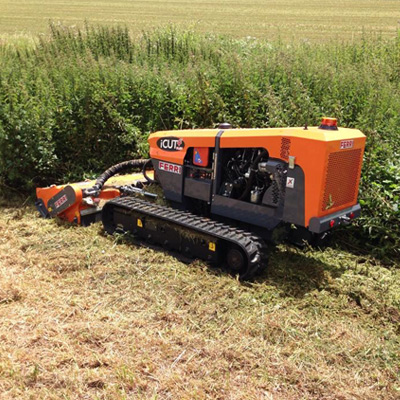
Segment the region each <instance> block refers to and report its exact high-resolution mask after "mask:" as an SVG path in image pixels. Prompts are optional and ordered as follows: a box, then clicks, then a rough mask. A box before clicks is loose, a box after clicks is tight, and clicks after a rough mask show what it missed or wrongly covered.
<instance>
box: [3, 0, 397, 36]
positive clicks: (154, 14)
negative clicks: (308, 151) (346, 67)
mask: <svg viewBox="0 0 400 400" xmlns="http://www.w3.org/2000/svg"><path fill="white" fill-rule="evenodd" d="M0 11H1V12H0V33H2V34H5V35H7V37H8V39H9V38H10V36H11V37H13V36H14V35H17V36H20V35H21V34H22V35H27V36H29V35H31V34H32V33H33V34H38V33H43V32H46V33H47V27H48V21H49V20H53V21H61V22H62V23H63V24H66V25H72V24H78V25H79V24H82V22H83V20H84V19H85V18H86V19H88V20H90V21H91V22H92V23H93V24H107V25H112V24H115V25H117V24H126V25H127V26H128V27H129V28H130V29H131V30H132V31H135V32H140V31H141V30H143V29H148V28H150V27H155V26H160V25H166V24H170V23H174V24H176V25H178V26H183V27H185V28H187V27H188V26H191V27H194V28H195V30H197V31H200V32H214V33H224V34H229V35H231V36H236V37H244V36H255V37H263V38H270V39H274V38H277V37H281V38H284V39H293V38H294V39H296V40H297V39H299V40H317V41H325V40H327V39H332V38H343V39H346V40H348V39H353V38H357V37H360V36H361V35H362V34H363V32H368V33H378V34H382V35H384V36H387V35H390V36H393V35H395V34H396V30H397V29H398V28H399V19H400V8H399V5H398V0H385V1H371V0H358V1H357V2H355V1H352V0H339V1H332V0H309V1H307V2H304V1H302V0H290V1H285V2H280V1H276V0H275V1H274V0H272V1H271V0H269V1H264V0H253V1H250V0H244V1H232V0H222V1H217V2H209V1H206V0H197V1H195V2H193V1H190V2H188V1H176V0H174V1H172V0H164V1H161V0H156V1H149V0H144V1H127V0H117V1H115V0H114V1H110V0H88V1H84V2H82V1H76V0H74V1H69V2H65V1H49V0H30V1H25V2H15V1H14V2H12V1H10V0H0Z"/></svg>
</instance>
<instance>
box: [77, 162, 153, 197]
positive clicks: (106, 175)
mask: <svg viewBox="0 0 400 400" xmlns="http://www.w3.org/2000/svg"><path fill="white" fill-rule="evenodd" d="M149 161H151V159H140V160H129V161H124V162H122V163H119V164H116V165H113V166H112V167H110V168H108V169H107V170H106V171H105V172H103V173H102V174H101V175H100V176H99V177H98V178H97V179H96V183H95V184H94V185H93V186H92V187H91V188H88V189H84V190H83V197H87V196H94V197H97V196H99V194H100V192H101V189H102V188H103V186H104V184H105V183H106V182H107V181H108V180H109V179H110V178H111V177H112V176H114V175H116V174H119V173H120V172H122V171H126V170H127V169H131V168H142V167H144V166H145V165H146V164H147V163H148V162H149ZM146 179H147V178H146Z"/></svg>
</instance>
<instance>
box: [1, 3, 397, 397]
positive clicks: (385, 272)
mask: <svg viewBox="0 0 400 400" xmlns="http://www.w3.org/2000/svg"><path fill="white" fill-rule="evenodd" d="M85 19H87V20H89V22H90V24H91V25H90V26H97V24H99V25H104V26H116V25H121V24H122V25H123V26H127V27H128V28H129V32H128V33H126V32H125V31H124V30H123V29H122V30H120V31H119V30H117V31H115V32H112V31H107V30H105V31H102V30H101V29H100V30H96V29H94V30H93V32H92V31H90V29H89V30H88V33H87V35H88V36H87V38H85V33H84V30H83V31H82V32H83V33H82V32H81V33H82V37H80V36H79V35H78V34H77V33H76V31H74V30H73V29H72V30H68V29H66V30H64V28H63V27H59V24H58V22H62V23H63V24H65V25H67V26H71V25H77V26H83V25H84V20H85ZM49 20H52V21H54V23H55V25H56V26H57V27H59V28H54V27H53V28H54V30H53V37H52V39H50V38H49V36H50V35H49ZM399 21H400V3H399V2H398V1H397V0H395V1H391V0H388V1H367V0H360V1H336V2H333V1H328V0H321V1H316V0H310V1H307V2H302V1H300V0H288V1H285V2H280V1H274V2H272V1H261V0H258V1H252V2H250V1H247V0H244V1H241V2H238V1H237V2H234V1H228V0H227V1H220V2H215V3H213V2H206V1H197V2H181V1H171V0H167V1H123V0H120V1H79V2H78V1H71V2H66V1H36V0H27V1H14V2H11V1H5V0H0V50H3V48H4V51H3V52H2V51H0V62H3V64H0V65H3V66H4V68H3V69H0V79H1V84H2V86H1V88H3V90H4V92H3V93H1V91H0V99H3V101H4V107H3V104H0V138H1V139H2V140H3V142H1V143H6V144H7V146H9V147H7V148H6V149H5V150H4V149H0V154H4V160H1V159H0V167H1V168H0V172H1V173H3V175H0V193H2V195H0V400H3V399H4V400H11V399H12V400H14V399H23V400H25V399H35V400H36V399H54V400H55V399H71V400H72V399H74V400H75V399H76V400H81V399H93V400H97V399H102V400H106V399H107V400H108V399H109V400H114V399H115V400H125V399H154V400H155V399H221V400H225V399H235V400H236V399H248V400H252V399H267V400H269V399H272V400H297V399H325V400H337V399H340V400H353V399H360V400H361V399H362V400H365V399H367V400H376V399H382V400H386V399H388V400H397V399H399V398H400V355H399V353H400V268H399V264H400V263H399V262H398V260H397V258H396V257H398V254H399V249H391V248H390V247H395V246H397V245H398V237H397V236H396V235H397V233H396V232H398V224H397V222H396V221H398V218H399V214H398V212H397V211H395V208H394V206H395V205H396V204H398V202H399V195H400V185H399V181H400V166H399V163H398V157H397V155H396V154H398V150H397V149H398V148H399V143H400V140H399V138H400V135H398V128H397V123H396V121H398V119H396V118H398V117H397V115H398V113H399V112H400V111H398V110H397V108H396V107H397V105H398V104H400V102H399V101H398V100H397V99H399V98H400V89H399V85H398V82H399V81H400V79H399V76H400V75H399V73H400V72H399V71H400V70H399V69H398V68H396V61H395V60H397V59H400V47H399V46H397V47H396V44H394V38H395V37H396V35H398V29H399ZM170 23H173V24H174V26H175V27H177V29H176V30H175V28H172V29H171V28H168V29H167V30H165V31H164V30H162V29H163V28H161V31H160V32H159V33H157V32H155V33H154V32H153V33H152V31H151V28H158V27H160V26H161V27H164V26H165V25H168V26H170ZM181 28H182V29H186V28H190V31H184V30H183V31H180V29H181ZM143 30H144V31H145V34H143V36H142V37H141V39H140V41H138V42H135V41H132V42H130V41H129V40H128V39H127V36H126V35H130V37H134V36H135V35H138V34H140V32H142V31H143ZM149 32H150V33H149ZM193 32H195V33H193ZM198 32H200V35H201V33H215V34H223V35H226V36H224V38H222V39H218V41H217V40H216V37H213V36H212V35H210V36H196V35H197V33H198ZM174 35H176V36H174ZM248 36H251V37H257V38H259V39H260V41H257V40H253V39H252V38H247V37H248ZM375 36H379V40H378V41H376V42H373V39H374V37H375ZM231 37H234V38H235V39H237V38H243V37H245V38H246V39H244V40H237V41H236V40H234V41H231V40H230V38H231ZM38 38H40V40H41V41H40V40H39V39H38ZM210 38H211V39H212V40H210ZM80 39H81V41H80V42H79V40H80ZM269 40H272V41H275V42H272V43H273V44H272V45H270V44H269ZM360 40H363V41H364V42H363V43H361V44H360ZM369 40H371V42H370V41H369ZM385 40H393V41H392V42H389V43H390V44H389V45H386V42H385ZM103 41H108V42H107V44H105V45H104V46H103ZM299 41H300V42H305V43H300V44H298V46H299V47H296V45H293V43H295V42H299ZM327 41H328V42H329V43H330V44H329V45H328V46H327V47H318V46H319V43H322V44H324V43H325V42H327ZM342 41H344V42H347V43H350V45H349V47H346V48H341V47H340V44H341V43H342ZM353 41H354V43H359V45H358V47H354V49H353V48H351V43H352V42H353ZM26 42H29V45H28V46H26ZM308 42H312V43H316V45H317V47H308ZM210 43H211V44H210ZM175 45H176V48H175V47H174V46H175ZM1 46H3V47H1ZM35 46H37V47H35ZM219 46H220V47H221V48H219ZM257 46H258V47H257ZM149 49H150V50H149ZM291 49H292V50H291ZM25 50H26V51H25ZM396 51H397V52H398V53H396ZM186 52H187V53H190V54H191V52H193V56H192V57H191V58H190V62H188V63H187V64H186V59H187V58H189V57H186ZM263 52H265V53H266V54H267V52H269V53H268V56H266V59H267V60H268V62H269V63H270V64H268V63H267V62H266V63H264V59H263V58H262V57H263ZM235 53H236V54H235ZM221 54H222V55H225V56H226V57H225V58H224V59H223V62H220V56H221ZM334 54H336V55H337V59H339V60H342V61H343V63H344V64H345V67H344V66H343V65H342V66H340V65H336V64H335V58H333V57H327V55H334ZM306 56H310V58H309V59H306ZM1 57H4V59H3V60H2V59H1ZM296 57H303V58H304V59H303V60H296ZM396 57H398V58H396ZM325 58H327V59H329V61H331V65H329V66H327V64H325V61H324V60H325ZM246 59H248V60H250V61H248V62H246ZM225 60H226V61H225ZM251 60H254V65H253V64H252V62H251ZM264 65H265V69H264ZM357 66H359V67H358V68H357ZM196 68H198V69H196ZM231 68H232V69H231ZM252 68H254V73H253V74H251V73H250V74H249V75H246V73H247V72H248V71H250V72H251V71H252ZM257 68H259V71H264V73H265V74H266V75H265V76H270V77H271V81H270V82H269V86H268V91H267V95H266V97H267V98H265V94H264V92H262V90H264V89H265V88H264V87H262V88H261V89H258V87H257V84H258V81H257V76H258V75H257V71H258V70H257ZM268 68H269V69H270V71H273V74H272V73H271V75H268V73H267V72H268V71H269V70H268ZM324 68H326V74H327V75H328V76H330V77H331V79H332V86H331V90H332V93H329V94H328V95H326V94H325V93H323V91H321V92H319V87H322V88H324V87H325V84H324V77H325V76H324ZM265 71H267V72H265ZM310 71H311V72H310ZM340 73H343V75H340ZM296 74H297V75H296ZM310 74H314V75H312V76H310ZM336 76H339V78H338V79H337V80H335V77H336ZM387 76H389V78H387ZM224 77H226V79H227V81H226V82H223V79H224ZM237 77H240V78H241V79H242V81H240V79H239V78H237ZM340 77H343V79H341V78H340ZM272 78H273V79H272ZM364 78H365V79H364ZM43 82H45V83H43ZM164 82H165V85H164ZM354 82H356V83H354ZM40 83H42V86H40ZM342 83H343V85H342ZM374 85H375V87H372V86H374ZM242 86H243V87H242ZM313 86H315V88H314V89H313V90H314V92H313V90H311V87H313ZM370 87H371V90H370ZM72 88H74V90H73V89H72ZM138 88H140V89H141V91H140V90H139V89H138ZM276 88H280V90H282V92H283V95H282V96H281V94H280V92H279V91H277V93H275V89H276ZM309 88H310V89H309ZM199 89H201V93H200V94H199V93H196V95H194V94H192V93H193V91H194V90H196V91H199ZM378 89H379V90H378ZM223 90H225V91H226V93H227V94H228V95H225V97H224V95H223V93H222V92H223ZM241 90H243V93H245V94H249V93H250V95H251V96H253V99H254V103H253V102H251V101H250V100H251V98H250V99H249V98H247V97H246V101H243V102H242V101H241V99H240V96H241V94H240V93H242V92H241ZM152 91H154V93H152ZM156 91H157V93H155V92H156ZM132 92H135V93H132ZM380 92H381V93H382V97H380V94H379V93H380ZM136 93H139V94H140V96H139V95H138V96H136ZM187 93H189V94H187ZM235 94H237V96H238V98H236V97H234V95H235ZM314 95H317V96H316V98H318V96H319V100H318V101H317V100H316V98H314V97H313V96H314ZM256 96H259V97H256ZM296 96H297V97H296ZM333 96H336V97H335V103H334V105H333V106H332V107H333V109H334V110H336V112H337V113H338V114H339V115H340V116H341V117H342V120H346V121H348V122H349V124H350V126H354V127H360V125H361V127H362V128H363V129H364V128H365V129H366V131H368V137H369V142H368V143H369V146H370V147H371V148H373V150H374V151H372V150H371V151H370V153H369V154H370V155H369V156H368V159H367V160H366V162H365V165H367V168H366V167H364V173H365V175H364V177H363V180H364V186H363V190H362V193H361V197H362V199H363V201H364V202H365V203H366V204H365V206H364V210H366V209H367V207H369V210H373V209H376V210H377V211H376V213H375V214H367V215H366V216H365V217H364V220H363V221H364V222H361V225H360V226H359V227H358V228H355V229H356V230H357V229H359V230H360V231H361V230H362V229H363V230H364V231H367V232H368V229H370V232H371V236H372V235H373V234H374V235H375V236H374V239H375V240H376V241H375V242H374V244H373V246H375V247H368V246H370V244H368V246H367V244H365V246H363V243H361V244H360V242H357V241H352V240H348V238H349V237H351V236H349V235H347V236H346V235H345V234H344V232H343V231H342V233H340V232H339V233H338V234H337V235H336V236H335V237H334V240H333V242H332V245H331V246H330V247H327V248H325V249H319V248H309V247H306V248H304V249H298V248H295V247H292V246H290V245H280V246H278V247H277V248H271V254H270V265H269V268H268V271H267V272H265V273H263V275H261V276H260V277H258V278H257V279H256V281H255V282H252V283H240V282H238V281H237V280H236V279H235V278H234V277H232V276H230V275H228V274H226V273H225V272H224V271H222V270H220V269H218V268H214V269H213V268H210V267H209V266H207V264H206V263H204V262H202V261H198V260H195V261H192V262H190V263H188V262H183V261H181V260H178V259H177V258H175V257H173V256H172V255H170V254H167V253H165V252H164V251H162V250H161V249H159V248H150V247H148V246H146V245H144V244H142V243H138V242H134V241H132V240H131V239H129V238H125V237H110V236H107V235H105V233H104V231H103V229H102V227H101V225H100V224H95V225H92V226H91V227H89V228H79V227H76V226H70V225H68V224H64V223H62V222H60V221H57V220H43V219H40V218H39V216H38V213H37V212H36V211H35V209H34V207H33V202H34V198H33V195H32V192H28V193H27V192H26V189H25V191H23V190H22V189H21V188H19V187H18V185H17V184H16V182H17V183H18V182H22V183H24V184H26V181H25V180H24V178H26V180H27V181H29V183H30V184H31V186H27V187H30V188H31V190H32V187H33V184H32V182H33V181H34V182H35V184H36V182H38V181H39V179H40V178H41V173H43V175H45V174H47V175H46V176H51V177H52V178H54V179H55V178H58V179H66V178H65V177H68V176H72V177H73V178H74V179H76V177H77V176H78V175H79V174H81V176H84V177H86V176H88V175H84V174H85V173H87V174H92V175H91V176H93V175H95V172H98V171H97V169H99V168H100V167H99V165H102V162H105V161H107V162H109V160H110V159H111V157H116V154H115V152H114V153H112V152H113V151H114V150H115V149H119V151H120V152H121V153H123V152H124V151H125V153H124V154H125V156H126V157H128V156H131V157H134V156H135V157H136V156H138V153H137V148H136V147H135V146H138V147H140V146H142V148H141V149H140V150H141V151H144V150H143V149H145V146H144V145H143V141H144V138H145V135H146V134H147V133H148V131H150V130H152V129H155V127H158V129H162V127H163V126H165V124H170V125H168V126H172V127H173V126H175V125H177V126H178V127H182V126H187V127H193V126H199V125H200V124H204V125H206V124H212V123H215V122H217V118H219V119H221V118H222V116H225V115H228V116H230V117H231V118H232V120H233V122H234V123H235V124H237V125H240V124H244V125H245V124H247V123H253V121H258V122H259V121H263V122H265V123H269V124H271V125H273V124H278V125H279V126H281V125H285V124H287V125H290V124H293V123H295V122H297V121H299V120H300V121H302V122H301V123H303V118H306V117H307V118H308V120H311V119H315V120H316V118H317V116H318V118H319V113H320V112H321V111H322V110H321V109H325V110H326V109H328V110H330V108H329V107H330V105H331V103H332V101H331V99H332V98H333ZM32 99H34V100H32ZM119 100H121V101H120V102H119ZM229 100H230V101H231V103H232V104H231V103H230V102H229ZM258 101H259V102H260V104H266V105H267V106H265V108H263V107H264V106H262V107H261V108H259V107H258V105H257V102H258ZM141 102H142V103H141ZM320 103H322V106H321V109H320V108H318V107H319V106H320ZM299 104H300V105H299ZM303 104H306V108H307V112H304V109H303V108H302V105H303ZM352 104H357V107H354V108H352ZM366 104H367V106H366ZM114 107H115V108H114ZM213 107H214V108H215V109H216V108H217V107H221V109H218V112H217V111H216V112H214V111H213ZM385 107H386V108H387V110H386V109H385ZM241 108H243V110H244V111H243V110H242V109H241ZM132 110H133V111H132ZM174 110H176V111H174ZM260 110H261V111H260ZM265 110H267V111H268V117H269V118H270V119H269V121H267V120H265V119H264V115H263V114H262V113H263V112H265ZM169 112H172V113H174V112H176V114H173V115H172V116H171V115H170V114H169ZM85 113H90V114H91V115H85ZM203 114H204V120H203V119H202V118H203ZM175 115H176V116H177V117H176V118H175V119H174V116H175ZM353 116H354V118H353ZM247 118H248V119H247ZM352 118H353V119H352ZM308 120H306V121H308ZM4 121H6V122H4ZM2 123H3V125H2ZM268 126H269V125H268ZM82 127H83V128H82ZM160 127H161V128H160ZM7 129H8V130H7ZM109 129H110V131H109ZM111 129H112V131H111ZM386 130H387V131H389V132H391V134H390V135H387V134H386ZM36 132H40V135H39V139H38V140H36V137H35V134H36ZM6 135H9V136H10V137H11V136H13V135H14V136H13V139H12V140H14V139H15V140H14V141H12V140H9V139H7V140H6V139H5V137H6ZM74 135H76V136H74ZM85 135H86V136H85ZM120 138H122V139H121V142H122V143H119V142H118V139H120ZM97 139H98V140H97ZM100 139H101V140H100ZM63 141H65V142H68V146H69V147H68V150H65V148H64V147H63V146H62V145H60V143H61V144H62V143H63ZM75 141H77V143H80V144H82V143H84V147H85V148H82V146H80V147H79V146H76V142H75ZM376 142H382V143H378V145H377V144H376ZM93 143H94V144H93ZM132 143H133V144H132ZM92 144H93V149H94V151H93V152H91V153H90V154H88V153H87V152H86V149H87V148H88V147H90V146H91V145H92ZM373 146H375V147H373ZM127 147H129V152H128V151H126V148H127ZM130 147H132V148H130ZM74 148H76V149H77V153H76V154H73V152H72V150H71V149H74ZM64 150H65V151H64ZM109 150H110V154H108V152H107V151H109ZM96 151H97V153H96ZM64 153H65V154H64ZM100 153H101V155H102V158H101V157H100V156H99V154H100ZM24 154H25V156H26V158H25V159H24ZM46 155H47V156H48V160H47V159H46ZM28 156H29V160H28ZM57 157H58V158H57ZM24 160H25V161H26V162H24ZM57 160H58V161H57ZM60 160H68V162H66V163H64V164H62V163H61V162H60ZM3 161H4V162H3ZM118 161H119V160H118ZM121 161H122V160H121ZM383 161H386V162H387V165H386V164H384V162H383ZM47 162H48V164H47ZM6 163H8V164H6ZM51 163H53V164H51ZM85 163H86V164H85ZM89 164H90V166H91V167H90V171H88V170H85V169H84V168H83V167H84V166H85V165H86V166H88V165H89ZM7 165H8V166H7ZM22 165H23V167H22ZM54 165H56V166H58V168H59V170H57V171H56V173H54V170H55V167H54ZM35 168H37V170H36V169H35ZM72 170H73V173H72V172H71V171H72ZM4 171H9V172H10V175H11V173H12V174H13V177H12V178H11V177H10V175H9V176H8V177H7V176H6V175H5V174H4ZM36 171H41V172H36ZM69 174H71V175H69ZM6 178H9V180H8V181H7V179H6ZM374 179H375V180H374ZM10 182H12V183H13V184H11V183H10ZM365 182H367V184H365ZM377 182H379V185H378V184H377ZM22 183H21V185H22ZM47 183H52V182H47ZM370 183H371V185H370ZM373 184H376V185H375V186H374V185H373ZM11 194H12V196H11ZM385 213H386V214H385ZM396 218H397V219H396ZM385 219H386V220H387V221H388V224H387V225H386V229H387V230H388V232H387V235H386V236H385V237H383V235H382V234H381V232H382V231H383V230H384V229H385V228H384V227H383V226H382V221H385ZM363 224H364V225H363ZM391 227H392V228H391ZM391 229H392V230H391ZM396 229H397V231H396ZM390 230H391V231H390ZM389 231H390V232H389ZM342 234H343V237H342V236H341V235H342ZM377 242H378V243H379V245H376V243H377ZM393 243H394V244H393ZM396 243H397V244H396ZM371 249H373V250H374V253H372V251H371ZM392 250H393V251H392ZM380 251H381V252H380ZM385 252H388V253H389V252H390V262H388V260H387V259H386V258H385V257H383V256H380V253H382V254H384V253H385ZM382 254H381V255H382ZM393 254H394V255H393Z"/></svg>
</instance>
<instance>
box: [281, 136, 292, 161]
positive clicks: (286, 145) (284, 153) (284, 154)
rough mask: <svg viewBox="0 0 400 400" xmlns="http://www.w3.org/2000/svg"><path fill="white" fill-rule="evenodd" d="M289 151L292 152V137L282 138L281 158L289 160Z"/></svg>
mask: <svg viewBox="0 0 400 400" xmlns="http://www.w3.org/2000/svg"><path fill="white" fill-rule="evenodd" d="M289 152H290V139H288V138H285V137H284V138H282V139H281V158H282V159H283V160H288V159H289Z"/></svg>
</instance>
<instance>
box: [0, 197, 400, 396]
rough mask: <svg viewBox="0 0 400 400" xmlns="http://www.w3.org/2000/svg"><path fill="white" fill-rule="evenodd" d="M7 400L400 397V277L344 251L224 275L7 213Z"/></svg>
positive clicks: (294, 255) (0, 241)
mask: <svg viewBox="0 0 400 400" xmlns="http://www.w3.org/2000/svg"><path fill="white" fill-rule="evenodd" d="M0 230H1V236H0V320H1V324H0V338H1V340H0V394H1V396H0V397H1V398H2V399H4V400H8V399H10V400H11V399H110V400H111V399H112V400H120V399H121V400H122V399H282V400H297V399H332V400H333V399H335V400H336V399H342V400H347V399H348V400H350V399H363V400H366V399H370V400H377V399H385V400H389V399H393V400H394V399H398V398H399V392H400V380H399V367H400V365H399V346H400V331H399V326H400V325H399V324H400V312H399V304H400V270H399V269H396V268H387V267H385V266H383V265H382V264H380V263H379V262H377V261H376V260H374V259H372V258H371V257H364V256H363V257H360V256H356V255H354V254H352V253H351V252H348V251H344V250H342V249H340V248H333V249H326V250H325V251H319V250H311V249H309V250H297V249H294V248H291V247H286V246H281V247H279V248H278V249H277V250H276V251H273V252H272V254H271V267H270V269H269V272H268V274H264V275H263V276H260V277H259V278H258V279H257V280H256V282H254V283H251V284H250V283H249V284H243V283H239V282H238V281H236V280H235V279H234V278H232V277H231V276H229V275H226V274H225V273H223V272H222V271H220V270H218V269H210V268H208V267H207V266H206V264H204V263H202V262H198V261H194V262H192V263H191V264H189V265H187V264H184V263H182V262H180V261H177V260H176V259H175V258H173V257H171V256H170V255H167V254H164V253H163V252H162V251H157V250H153V249H149V248H146V247H142V246H140V245H138V244H137V243H136V244H131V243H129V242H126V241H124V240H123V238H120V239H118V240H116V239H115V238H112V237H105V236H104V234H103V231H102V229H101V228H100V226H98V225H95V226H92V227H90V228H87V229H83V228H78V227H71V226H68V225H65V224H57V223H56V222H55V221H49V220H42V219H39V218H38V216H37V214H36V212H35V211H34V210H33V208H32V207H22V208H20V207H15V206H14V207H10V205H9V204H4V202H3V203H2V205H1V208H0Z"/></svg>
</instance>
